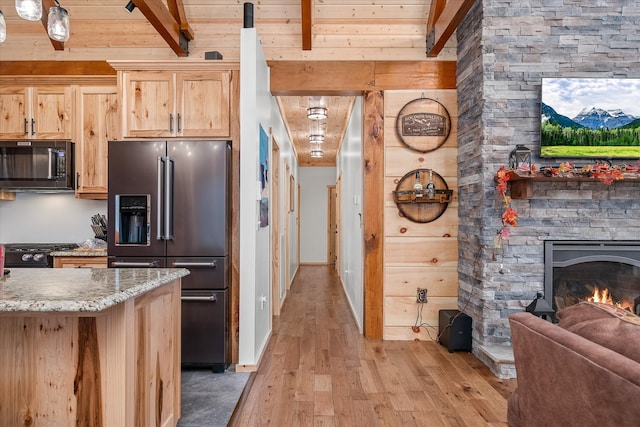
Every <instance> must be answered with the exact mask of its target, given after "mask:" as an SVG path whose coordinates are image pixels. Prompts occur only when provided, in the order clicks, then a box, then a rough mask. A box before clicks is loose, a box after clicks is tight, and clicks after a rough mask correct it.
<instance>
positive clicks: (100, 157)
mask: <svg viewBox="0 0 640 427" xmlns="http://www.w3.org/2000/svg"><path fill="white" fill-rule="evenodd" d="M76 105H77V109H78V121H79V123H80V125H79V126H78V130H79V134H78V136H77V137H76V174H77V188H76V197H78V198H82V199H106V198H107V178H108V177H107V172H108V169H107V148H108V142H109V141H110V140H113V139H118V135H119V132H120V116H119V114H118V113H119V110H118V91H117V89H116V87H115V86H113V87H111V86H96V87H91V86H86V87H82V86H81V87H79V88H78V92H77V98H76Z"/></svg>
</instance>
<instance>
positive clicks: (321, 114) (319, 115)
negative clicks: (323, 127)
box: [307, 107, 327, 120]
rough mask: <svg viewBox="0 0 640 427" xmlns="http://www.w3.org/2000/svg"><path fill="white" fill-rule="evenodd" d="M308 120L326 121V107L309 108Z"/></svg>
mask: <svg viewBox="0 0 640 427" xmlns="http://www.w3.org/2000/svg"><path fill="white" fill-rule="evenodd" d="M307 118H309V119H311V120H324V119H326V118H327V109H326V108H324V107H311V108H307Z"/></svg>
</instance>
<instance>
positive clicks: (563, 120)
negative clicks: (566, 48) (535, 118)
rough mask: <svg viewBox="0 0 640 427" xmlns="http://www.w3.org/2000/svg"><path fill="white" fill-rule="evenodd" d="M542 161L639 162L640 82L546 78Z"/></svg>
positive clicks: (542, 123)
mask: <svg viewBox="0 0 640 427" xmlns="http://www.w3.org/2000/svg"><path fill="white" fill-rule="evenodd" d="M541 101H542V111H541V125H540V157H543V158H567V159H580V158H584V159H601V160H615V159H640V78H638V79H630V78H543V79H542V97H541Z"/></svg>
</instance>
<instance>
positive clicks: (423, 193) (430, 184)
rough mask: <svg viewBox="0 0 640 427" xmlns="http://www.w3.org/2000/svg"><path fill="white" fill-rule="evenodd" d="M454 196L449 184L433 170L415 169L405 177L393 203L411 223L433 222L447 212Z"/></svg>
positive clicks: (394, 193)
mask: <svg viewBox="0 0 640 427" xmlns="http://www.w3.org/2000/svg"><path fill="white" fill-rule="evenodd" d="M452 196H453V190H450V189H449V186H448V185H447V182H446V181H445V180H444V178H443V177H442V176H440V174H439V173H437V172H435V171H434V170H432V169H415V170H412V171H411V172H408V173H407V174H406V175H405V176H403V177H402V178H401V179H400V181H399V182H398V185H397V186H396V190H395V191H394V192H393V201H394V202H395V203H396V206H397V207H398V210H399V211H400V213H401V214H402V216H404V217H405V218H407V219H408V220H410V221H413V222H421V223H425V222H431V221H435V220H436V219H438V218H440V216H441V215H442V214H443V213H444V211H446V210H447V207H448V206H449V202H451V198H452Z"/></svg>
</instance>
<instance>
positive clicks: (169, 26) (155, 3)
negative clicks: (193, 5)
mask: <svg viewBox="0 0 640 427" xmlns="http://www.w3.org/2000/svg"><path fill="white" fill-rule="evenodd" d="M132 1H133V4H135V5H136V7H137V8H138V9H140V12H142V14H143V15H144V16H145V18H147V20H148V21H149V23H150V24H151V25H152V26H153V28H155V29H156V31H157V32H158V34H160V36H161V37H162V38H163V39H164V41H166V42H167V44H168V45H169V47H170V48H171V49H172V50H173V51H174V52H175V53H176V55H178V56H182V57H185V56H189V51H188V49H185V48H184V47H183V46H182V44H181V43H180V34H181V33H180V25H179V24H178V22H176V20H175V19H174V18H173V16H172V15H171V13H170V12H169V10H168V9H167V8H166V7H165V5H164V3H162V0H132Z"/></svg>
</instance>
